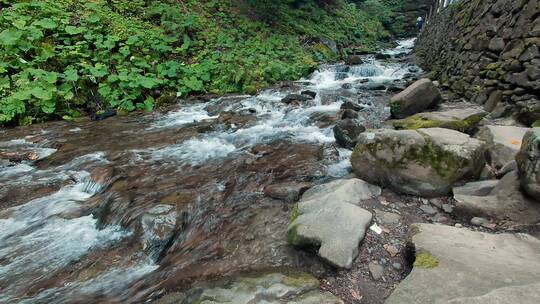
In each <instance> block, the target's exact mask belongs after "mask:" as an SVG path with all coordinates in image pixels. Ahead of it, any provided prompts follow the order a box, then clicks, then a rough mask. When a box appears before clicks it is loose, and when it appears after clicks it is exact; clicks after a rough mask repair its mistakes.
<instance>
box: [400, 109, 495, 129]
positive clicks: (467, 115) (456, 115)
mask: <svg viewBox="0 0 540 304" xmlns="http://www.w3.org/2000/svg"><path fill="white" fill-rule="evenodd" d="M487 114H488V113H487V112H485V111H484V110H482V109H475V108H470V109H454V110H448V111H441V112H426V113H419V114H416V115H413V116H410V117H408V118H405V119H401V120H396V121H394V122H393V126H394V128H395V129H397V130H405V129H407V130H417V129H422V128H445V129H451V130H456V131H460V132H466V133H468V132H469V131H472V130H473V129H474V128H475V127H476V126H477V125H478V123H479V122H480V121H481V120H482V119H483V118H484V117H485V116H486V115H487Z"/></svg>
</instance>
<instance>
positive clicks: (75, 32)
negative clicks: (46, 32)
mask: <svg viewBox="0 0 540 304" xmlns="http://www.w3.org/2000/svg"><path fill="white" fill-rule="evenodd" d="M65 31H66V33H68V34H70V35H78V34H80V33H83V32H85V31H86V28H85V27H82V26H79V27H77V26H72V25H68V26H66V28H65Z"/></svg>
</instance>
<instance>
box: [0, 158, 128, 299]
mask: <svg viewBox="0 0 540 304" xmlns="http://www.w3.org/2000/svg"><path fill="white" fill-rule="evenodd" d="M106 162H107V160H106V159H104V153H101V152H99V153H93V154H90V155H85V156H81V157H78V158H76V159H74V160H73V161H71V162H70V163H68V164H66V165H63V166H60V167H58V168H54V169H50V170H43V171H41V170H36V169H34V168H32V167H30V168H32V170H30V169H29V168H28V167H23V168H22V169H18V171H19V173H25V172H26V173H25V174H24V176H20V177H19V178H17V179H15V181H16V182H17V183H20V184H21V185H30V184H32V183H42V182H47V181H48V180H49V179H51V178H56V179H60V180H67V179H71V180H74V182H73V183H71V184H68V185H65V186H63V187H61V188H60V189H59V190H58V191H56V192H54V193H51V194H49V195H46V196H42V197H39V198H36V199H33V200H31V201H29V202H27V203H25V204H22V205H18V206H15V207H12V208H8V209H5V210H2V211H1V212H0V244H1V246H0V261H2V263H0V285H1V286H3V287H8V288H6V290H8V292H9V294H8V293H7V292H6V293H4V295H2V296H0V302H2V301H4V300H5V301H8V300H9V299H10V297H12V296H14V295H16V294H18V292H19V291H24V290H26V289H27V288H29V287H30V286H32V285H33V284H34V283H36V282H38V281H39V280H42V279H46V278H48V277H49V276H51V275H54V273H55V272H56V271H58V270H61V269H62V268H64V267H66V266H67V265H69V264H70V263H73V262H75V261H77V260H79V259H80V258H81V257H82V256H84V255H86V254H87V253H88V252H89V251H91V250H93V249H98V248H105V247H107V246H109V245H111V244H114V243H115V242H117V241H118V240H120V239H122V238H124V237H126V236H127V235H129V232H126V231H123V230H122V229H121V227H120V226H109V227H105V228H104V229H102V230H100V229H98V226H97V219H96V218H94V217H93V216H92V215H85V216H80V211H81V209H82V208H84V202H85V201H87V200H88V199H89V198H90V197H92V196H93V195H95V194H96V193H98V192H99V191H101V188H102V186H101V185H98V184H96V183H95V182H93V181H92V180H91V179H90V174H89V173H88V172H86V171H74V170H75V169H77V167H78V166H82V165H89V164H90V163H93V164H102V163H106ZM12 174H13V171H12ZM34 175H35V176H34ZM51 175H52V176H51ZM3 177H6V176H3ZM41 179H45V180H44V181H42V180H41Z"/></svg>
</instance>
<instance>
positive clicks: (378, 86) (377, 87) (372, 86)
mask: <svg viewBox="0 0 540 304" xmlns="http://www.w3.org/2000/svg"><path fill="white" fill-rule="evenodd" d="M360 88H361V89H364V90H370V91H384V90H386V86H385V85H384V84H382V83H376V82H368V83H366V84H363V85H361V86H360Z"/></svg>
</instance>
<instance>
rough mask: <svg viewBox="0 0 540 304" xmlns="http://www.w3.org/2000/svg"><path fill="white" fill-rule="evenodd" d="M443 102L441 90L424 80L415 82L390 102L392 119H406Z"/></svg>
mask: <svg viewBox="0 0 540 304" xmlns="http://www.w3.org/2000/svg"><path fill="white" fill-rule="evenodd" d="M441 100H442V97H441V93H440V92H439V89H437V87H436V86H435V85H434V84H433V83H432V82H431V80H429V79H427V78H424V79H420V80H418V81H416V82H414V83H413V84H412V85H410V86H409V87H407V88H406V89H405V90H403V91H402V92H400V93H399V94H397V95H395V96H394V97H392V99H391V100H390V109H391V112H392V117H394V118H405V117H407V116H410V115H413V114H416V113H418V112H422V111H424V110H426V109H429V108H432V107H435V106H436V105H437V104H438V103H439V102H440V101H441Z"/></svg>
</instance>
